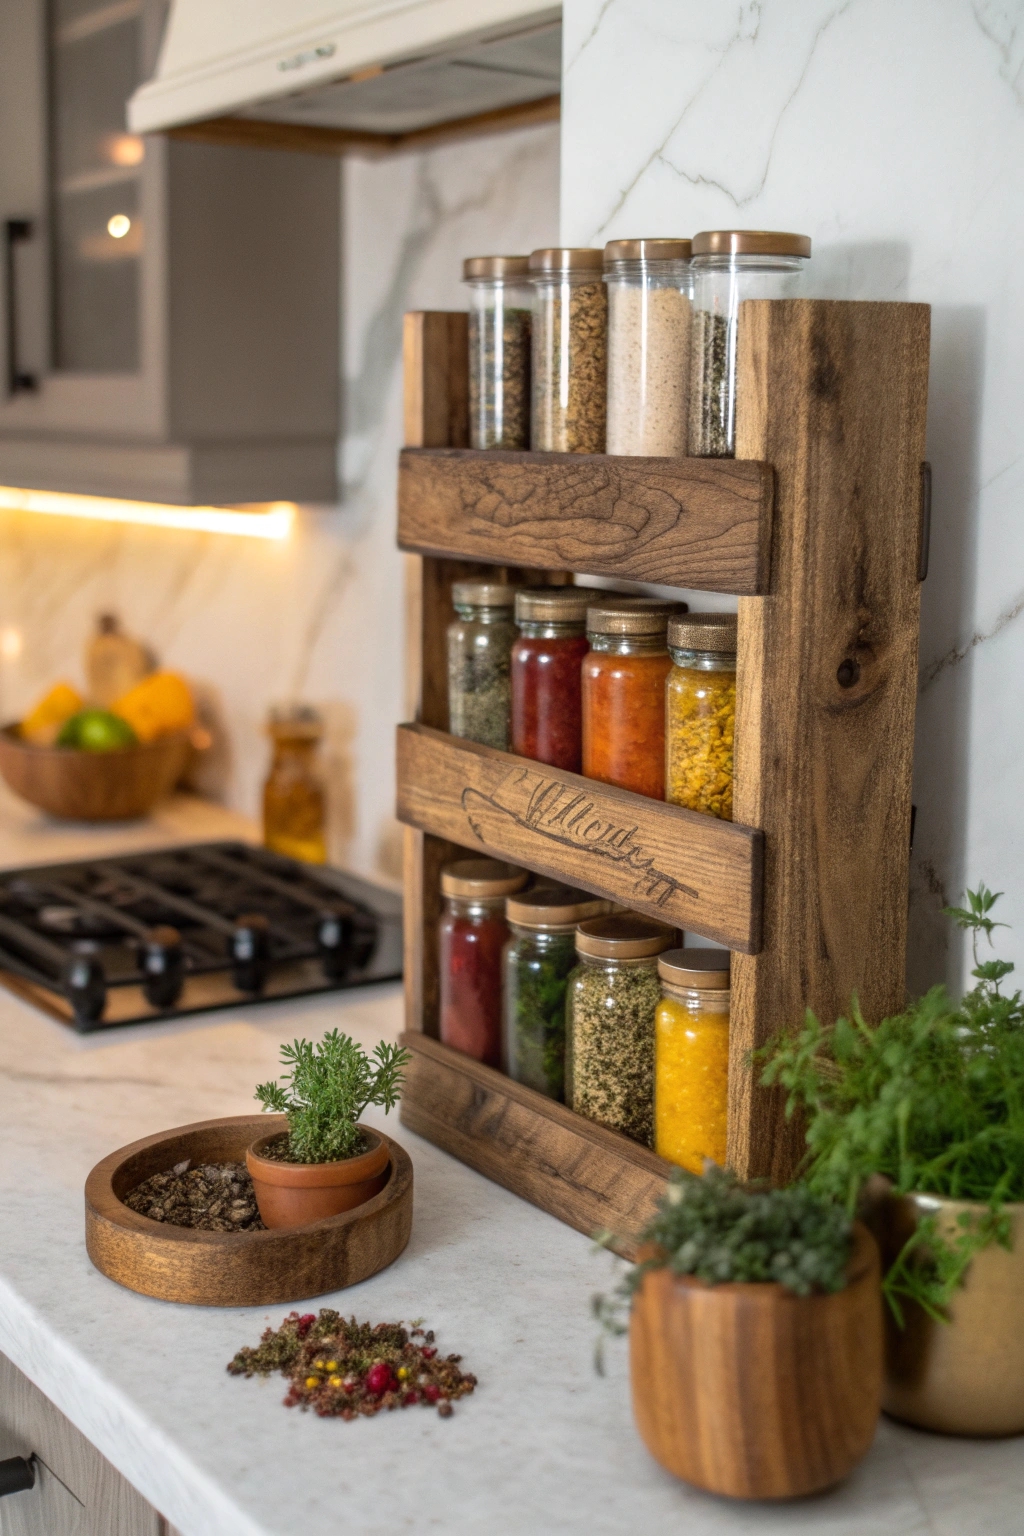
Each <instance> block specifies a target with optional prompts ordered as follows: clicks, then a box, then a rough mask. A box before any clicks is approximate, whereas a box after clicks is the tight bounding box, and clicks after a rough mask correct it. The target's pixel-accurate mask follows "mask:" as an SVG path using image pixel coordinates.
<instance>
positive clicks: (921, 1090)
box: [761, 884, 1024, 1325]
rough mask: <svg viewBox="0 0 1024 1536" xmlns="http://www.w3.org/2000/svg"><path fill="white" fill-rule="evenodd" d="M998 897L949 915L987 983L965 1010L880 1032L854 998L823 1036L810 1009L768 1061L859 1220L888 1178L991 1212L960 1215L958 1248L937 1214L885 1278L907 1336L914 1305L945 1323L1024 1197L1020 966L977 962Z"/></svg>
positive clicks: (831, 1182) (917, 1012) (1005, 1241)
mask: <svg viewBox="0 0 1024 1536" xmlns="http://www.w3.org/2000/svg"><path fill="white" fill-rule="evenodd" d="M997 900H998V893H993V892H992V891H990V890H988V889H987V888H986V887H985V885H984V884H982V885H980V886H979V887H978V889H977V891H968V892H967V906H966V907H949V908H947V909H946V915H947V916H948V917H950V918H952V920H953V921H954V922H955V923H956V924H957V926H958V927H960V928H964V929H967V930H969V931H970V932H971V935H972V940H973V950H974V962H975V963H974V970H973V973H972V974H973V976H974V978H975V981H976V983H977V984H976V986H975V987H974V988H973V989H972V990H971V991H969V992H968V993H967V994H966V995H965V997H964V998H963V999H962V1001H961V1002H960V1004H959V1006H955V1005H954V1004H953V1002H952V1001H951V999H950V997H949V995H948V993H947V992H946V989H945V988H944V987H941V986H939V987H933V988H932V989H931V991H930V992H928V993H927V994H926V995H925V996H924V997H922V998H919V999H918V1000H917V1001H916V1002H914V1003H912V1004H911V1005H910V1006H909V1007H908V1008H906V1009H904V1011H903V1012H902V1013H899V1014H896V1015H895V1016H894V1017H893V1018H889V1019H883V1021H882V1022H881V1024H879V1025H877V1027H874V1028H872V1027H871V1026H869V1025H868V1024H866V1023H865V1021H864V1019H863V1017H862V1015H861V1012H860V1009H859V1008H858V1006H857V1003H856V999H855V1000H854V1004H853V1007H852V1008H851V1011H850V1017H849V1018H842V1019H838V1020H837V1021H836V1023H835V1025H834V1026H832V1027H825V1026H823V1025H822V1024H820V1023H819V1021H818V1020H817V1019H816V1018H815V1016H814V1014H813V1013H811V1012H810V1011H808V1013H807V1015H806V1017H805V1020H804V1025H803V1028H802V1029H801V1030H800V1031H799V1033H797V1034H795V1035H793V1036H791V1037H789V1038H786V1037H780V1038H779V1039H778V1040H776V1041H774V1042H772V1043H770V1044H769V1045H768V1046H767V1047H765V1049H764V1051H763V1052H762V1053H761V1054H762V1057H763V1059H765V1060H766V1062H767V1065H766V1067H765V1071H764V1075H763V1081H764V1082H765V1083H766V1084H773V1083H776V1084H780V1085H781V1086H782V1087H783V1088H785V1089H787V1090H788V1093H789V1098H788V1101H787V1106H786V1108H787V1114H790V1115H792V1114H793V1113H794V1112H795V1111H796V1110H797V1109H799V1110H801V1111H802V1112H803V1114H804V1116H805V1117H806V1121H807V1148H808V1150H807V1157H806V1160H805V1163H804V1166H803V1169H802V1173H803V1176H804V1178H805V1179H806V1181H807V1183H808V1184H809V1185H810V1187H811V1189H812V1190H814V1191H815V1192H816V1193H817V1194H819V1195H822V1196H824V1197H826V1198H831V1199H834V1200H838V1201H841V1202H842V1203H843V1204H844V1206H845V1207H846V1209H847V1211H849V1212H850V1213H852V1212H853V1211H854V1210H855V1209H856V1207H857V1204H858V1201H859V1199H860V1197H861V1195H862V1192H863V1190H864V1186H865V1184H866V1183H867V1180H868V1179H869V1178H870V1177H871V1176H872V1175H875V1174H882V1175H884V1176H885V1177H886V1178H888V1179H889V1180H891V1183H892V1188H893V1191H894V1192H895V1193H896V1194H909V1193H912V1192H915V1193H916V1192H920V1193H927V1194H932V1195H941V1196H946V1197H948V1198H951V1199H955V1200H965V1201H973V1202H977V1203H978V1204H979V1205H982V1206H984V1207H985V1210H984V1211H980V1212H977V1213H970V1212H966V1213H964V1214H963V1215H962V1216H961V1217H960V1218H959V1221H958V1225H959V1229H960V1230H959V1231H958V1233H957V1235H956V1237H955V1238H954V1239H953V1240H949V1239H948V1238H943V1237H942V1235H941V1233H940V1230H939V1223H938V1218H937V1217H935V1216H929V1217H927V1218H925V1219H924V1220H922V1221H920V1222H919V1223H918V1226H917V1228H916V1230H915V1232H914V1234H913V1235H912V1236H911V1238H910V1239H909V1240H908V1242H907V1244H906V1245H905V1247H904V1248H903V1249H902V1250H901V1252H900V1254H899V1255H898V1256H897V1258H896V1260H895V1262H894V1263H893V1264H892V1265H891V1267H890V1269H889V1271H888V1273H887V1274H886V1276H885V1279H884V1281H883V1289H884V1291H885V1294H886V1297H887V1299H888V1301H889V1305H890V1307H891V1308H892V1311H893V1314H894V1316H895V1317H896V1320H897V1322H899V1323H900V1324H901V1325H902V1322H903V1309H902V1306H901V1301H902V1300H904V1299H912V1300H914V1301H916V1302H917V1303H919V1305H920V1306H922V1307H923V1308H924V1309H925V1311H927V1312H928V1313H929V1315H931V1316H932V1317H934V1318H937V1319H944V1318H945V1315H946V1308H947V1307H948V1305H949V1302H950V1300H951V1299H952V1296H953V1294H954V1292H955V1290H956V1288H957V1286H958V1285H959V1284H960V1283H961V1282H962V1280H963V1278H964V1275H965V1273H966V1270H967V1268H968V1266H969V1264H970V1262H971V1259H972V1258H973V1257H974V1255H975V1254H976V1253H978V1252H979V1251H980V1250H981V1249H982V1248H984V1247H986V1246H987V1245H988V1244H989V1243H991V1242H993V1241H996V1242H1000V1243H1002V1245H1003V1246H1004V1247H1009V1245H1010V1225H1009V1221H1008V1220H1007V1218H1006V1216H1005V1215H1004V1214H1003V1213H1002V1207H1003V1205H1004V1203H1005V1202H1006V1201H1017V1200H1024V1008H1022V1002H1021V994H1020V993H1019V992H1014V993H1013V994H1012V995H1004V993H1003V992H1001V991H1000V983H1001V982H1003V981H1004V980H1005V978H1006V977H1007V976H1008V975H1009V974H1010V973H1011V971H1012V970H1013V966H1012V965H1010V964H1009V963H1008V962H1007V961H1005V960H996V959H986V960H982V959H981V958H980V956H979V953H978V945H979V942H980V941H981V940H982V939H983V938H984V939H987V941H988V942H989V943H990V944H991V942H992V933H993V930H994V929H995V928H997V927H1002V926H1003V925H1002V924H999V923H996V922H995V920H994V919H993V917H992V915H991V914H992V909H993V907H994V906H995V903H996V901H997Z"/></svg>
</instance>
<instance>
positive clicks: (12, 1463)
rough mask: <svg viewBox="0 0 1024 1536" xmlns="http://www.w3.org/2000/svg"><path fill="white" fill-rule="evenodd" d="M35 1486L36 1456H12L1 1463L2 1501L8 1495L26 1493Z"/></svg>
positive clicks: (0, 1486)
mask: <svg viewBox="0 0 1024 1536" xmlns="http://www.w3.org/2000/svg"><path fill="white" fill-rule="evenodd" d="M35 1485H36V1468H35V1456H29V1457H25V1456H11V1457H9V1459H8V1460H7V1461H0V1499H2V1498H3V1497H4V1495H5V1494H8V1493H24V1492H25V1491H26V1490H27V1489H29V1488H34V1487H35Z"/></svg>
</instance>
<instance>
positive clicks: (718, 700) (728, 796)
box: [665, 666, 736, 821]
mask: <svg viewBox="0 0 1024 1536" xmlns="http://www.w3.org/2000/svg"><path fill="white" fill-rule="evenodd" d="M666 706H667V707H666V732H665V756H666V764H665V799H666V800H668V801H669V802H670V803H671V804H672V805H685V806H687V807H688V808H689V809H690V810H691V811H705V812H707V813H708V814H709V815H711V816H718V817H720V818H721V820H722V821H731V820H732V777H733V734H734V730H735V723H736V674H735V673H734V672H704V671H699V670H698V669H697V668H691V667H680V666H674V667H673V668H672V671H671V672H670V673H669V677H668V683H667V685H666Z"/></svg>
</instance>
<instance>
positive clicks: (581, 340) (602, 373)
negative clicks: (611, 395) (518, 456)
mask: <svg viewBox="0 0 1024 1536" xmlns="http://www.w3.org/2000/svg"><path fill="white" fill-rule="evenodd" d="M603 267H604V256H603V253H602V252H601V251H599V250H588V249H585V248H567V247H561V246H560V247H556V248H553V249H549V250H541V251H534V252H533V254H532V255H531V257H530V276H531V278H532V281H533V341H532V407H531V429H530V441H531V443H532V446H533V447H534V448H536V449H542V450H545V451H548V452H554V453H603V452H604V427H605V394H606V371H607V369H606V354H607V338H606V329H607V323H608V299H607V295H606V293H605V287H604V282H603V281H602V271H603Z"/></svg>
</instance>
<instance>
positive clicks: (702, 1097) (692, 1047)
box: [654, 949, 730, 1173]
mask: <svg viewBox="0 0 1024 1536" xmlns="http://www.w3.org/2000/svg"><path fill="white" fill-rule="evenodd" d="M729 958H730V957H729V951H728V950H727V949H670V950H667V951H666V952H665V953H664V954H662V955H659V956H658V977H659V980H660V982H661V1000H660V1002H659V1003H658V1007H657V1012H656V1014H655V1023H654V1150H655V1151H656V1152H657V1153H658V1155H659V1156H660V1157H667V1158H668V1160H669V1162H671V1163H678V1164H679V1165H680V1166H681V1167H683V1168H688V1169H689V1170H690V1172H691V1173H703V1172H704V1159H705V1158H710V1159H711V1161H712V1162H713V1163H718V1165H719V1166H720V1167H724V1166H725V1132H726V1113H727V1107H728V1096H729Z"/></svg>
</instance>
